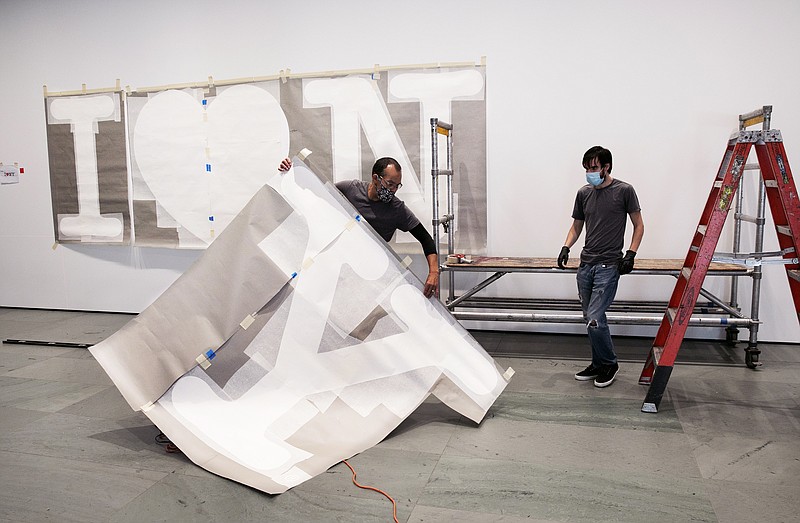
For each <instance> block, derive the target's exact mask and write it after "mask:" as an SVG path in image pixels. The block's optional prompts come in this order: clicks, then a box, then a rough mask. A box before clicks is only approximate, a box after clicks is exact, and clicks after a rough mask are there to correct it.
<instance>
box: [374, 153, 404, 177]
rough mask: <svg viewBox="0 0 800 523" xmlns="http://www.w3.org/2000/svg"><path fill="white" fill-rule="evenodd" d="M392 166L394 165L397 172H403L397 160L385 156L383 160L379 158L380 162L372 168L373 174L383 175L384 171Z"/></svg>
mask: <svg viewBox="0 0 800 523" xmlns="http://www.w3.org/2000/svg"><path fill="white" fill-rule="evenodd" d="M390 165H393V166H394V168H395V169H397V172H402V169H401V168H400V164H399V163H397V160H395V159H394V158H389V157H388V156H385V157H383V158H378V160H377V161H376V162H375V165H373V166H372V174H383V171H385V170H386V168H387V167H389V166H390Z"/></svg>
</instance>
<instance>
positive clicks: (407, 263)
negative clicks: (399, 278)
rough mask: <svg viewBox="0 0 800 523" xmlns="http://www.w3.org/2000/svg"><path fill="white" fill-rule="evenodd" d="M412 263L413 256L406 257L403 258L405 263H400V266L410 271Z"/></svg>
mask: <svg viewBox="0 0 800 523" xmlns="http://www.w3.org/2000/svg"><path fill="white" fill-rule="evenodd" d="M411 261H412V260H411V256H406V257H405V258H403V261H402V262H400V265H402V266H403V268H404V269H408V267H409V266H410V265H411Z"/></svg>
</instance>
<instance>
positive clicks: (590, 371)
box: [575, 363, 600, 381]
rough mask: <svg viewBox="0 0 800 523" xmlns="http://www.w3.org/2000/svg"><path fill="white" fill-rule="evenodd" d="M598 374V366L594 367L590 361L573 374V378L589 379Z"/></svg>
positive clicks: (579, 379)
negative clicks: (586, 365)
mask: <svg viewBox="0 0 800 523" xmlns="http://www.w3.org/2000/svg"><path fill="white" fill-rule="evenodd" d="M599 375H600V367H595V366H594V365H593V364H591V363H590V364H589V366H588V367H586V368H585V369H583V370H582V371H580V372H579V373H577V374H575V379H576V380H578V381H589V380H593V379H595V378H596V377H597V376H599Z"/></svg>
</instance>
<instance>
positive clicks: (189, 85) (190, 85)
mask: <svg viewBox="0 0 800 523" xmlns="http://www.w3.org/2000/svg"><path fill="white" fill-rule="evenodd" d="M483 58H484V57H482V59H481V63H479V64H476V63H475V62H435V63H420V64H406V65H384V66H381V70H382V71H403V70H409V69H446V68H455V67H476V66H485V65H486V63H485V60H483ZM290 71H291V70H290V69H286V71H285V72H284V71H283V70H281V73H280V74H277V75H270V76H247V77H243V78H228V79H225V80H215V81H214V86H215V87H219V86H224V85H239V84H247V83H256V82H268V81H270V80H284V82H285V79H286V78H287V77H288V76H289V73H290ZM374 72H375V69H374V67H373V68H370V69H341V70H336V71H315V72H308V73H294V74H292V75H291V77H292V78H295V79H303V78H318V77H321V76H323V77H328V76H336V77H342V76H352V75H357V74H368V75H371V74H372V73H374ZM207 87H208V83H207V82H184V83H176V84H166V85H153V86H146V87H138V88H136V90H135V91H134V92H135V93H137V94H145V93H149V92H156V91H166V90H169V89H177V90H180V89H198V88H207ZM91 91H92V92H103V91H102V90H91ZM105 91H106V92H107V91H110V89H106V90H105ZM47 94H48V96H69V95H73V94H78V92H75V91H64V92H59V93H52V92H48V93H47Z"/></svg>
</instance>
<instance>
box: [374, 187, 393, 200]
mask: <svg viewBox="0 0 800 523" xmlns="http://www.w3.org/2000/svg"><path fill="white" fill-rule="evenodd" d="M378 199H379V200H380V201H382V202H383V203H389V202H391V201H392V200H393V199H394V193H393V192H392V191H390V190H389V189H387V188H386V187H384V186H383V185H379V186H378Z"/></svg>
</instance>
